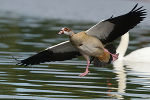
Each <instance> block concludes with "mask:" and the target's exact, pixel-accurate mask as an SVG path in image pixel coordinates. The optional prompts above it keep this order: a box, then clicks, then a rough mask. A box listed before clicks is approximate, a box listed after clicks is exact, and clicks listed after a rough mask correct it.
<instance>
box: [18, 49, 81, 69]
mask: <svg viewBox="0 0 150 100" xmlns="http://www.w3.org/2000/svg"><path fill="white" fill-rule="evenodd" d="M77 56H80V53H79V52H77V51H72V52H67V53H54V52H53V51H51V50H44V51H41V52H39V53H37V54H35V55H33V56H31V57H29V58H27V59H24V60H21V61H20V62H19V63H18V64H17V65H20V66H28V65H36V64H40V63H44V62H51V61H63V60H69V59H72V58H75V57H77Z"/></svg>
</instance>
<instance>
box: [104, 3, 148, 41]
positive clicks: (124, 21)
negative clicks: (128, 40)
mask: <svg viewBox="0 0 150 100" xmlns="http://www.w3.org/2000/svg"><path fill="white" fill-rule="evenodd" d="M146 15H147V12H146V9H143V6H141V7H138V3H137V4H136V5H135V6H134V7H133V9H132V10H131V11H130V12H128V13H127V14H124V15H121V16H118V17H114V18H110V19H107V20H106V21H109V22H110V23H113V24H114V25H115V26H114V28H113V30H112V32H111V33H110V35H109V36H108V37H107V38H106V39H105V40H103V41H104V42H103V43H109V42H112V41H113V40H115V39H116V38H118V37H120V36H121V35H123V34H125V33H126V32H128V31H129V30H130V29H132V28H134V27H135V26H136V25H137V24H139V23H140V22H141V21H143V19H144V18H145V16H146Z"/></svg>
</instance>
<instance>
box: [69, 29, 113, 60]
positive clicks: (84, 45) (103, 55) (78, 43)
mask: <svg viewBox="0 0 150 100" xmlns="http://www.w3.org/2000/svg"><path fill="white" fill-rule="evenodd" d="M70 42H71V43H72V44H73V45H74V46H75V47H76V48H77V49H78V50H79V51H80V53H81V54H82V55H88V56H93V57H97V58H98V59H99V60H101V61H103V62H108V61H109V59H110V54H109V53H107V52H106V51H104V46H103V44H102V43H101V41H100V40H99V39H98V38H96V37H93V36H91V35H88V34H86V33H85V32H84V31H82V32H79V33H77V34H72V35H71V36H70Z"/></svg>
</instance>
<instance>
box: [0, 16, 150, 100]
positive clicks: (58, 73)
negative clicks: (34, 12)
mask: <svg viewBox="0 0 150 100" xmlns="http://www.w3.org/2000/svg"><path fill="white" fill-rule="evenodd" d="M91 25H93V23H86V22H84V23H80V22H73V21H62V20H44V19H43V20H42V19H34V18H25V17H18V18H8V17H7V18H6V17H1V18H0V87H1V89H0V98H7V99H40V100H41V99H44V100H45V99H50V100H51V99H54V100H57V99H59V98H61V99H62V100H63V99H64V100H67V99H69V100H70V99H92V100H93V99H100V98H101V99H130V98H139V99H150V95H149V94H150V85H149V84H150V73H149V74H146V75H144V72H136V71H134V70H132V69H130V68H127V67H125V66H124V67H122V68H120V69H116V68H114V67H113V66H112V65H108V66H105V67H94V66H93V65H91V67H90V71H91V73H90V74H89V75H87V76H86V77H79V76H78V75H79V74H80V73H82V72H83V71H84V68H85V66H86V62H85V61H84V60H82V59H81V58H79V59H73V60H69V61H64V62H53V63H46V64H41V65H34V66H31V67H24V66H17V65H15V64H16V61H15V60H14V59H13V58H12V56H15V57H17V58H19V59H24V58H26V57H29V56H31V55H33V54H35V53H36V52H39V51H40V50H43V49H45V48H46V47H48V46H52V45H54V44H56V43H59V42H61V41H64V40H67V38H66V37H64V36H59V35H57V34H56V33H57V32H58V30H59V29H60V28H61V27H62V26H68V27H70V28H71V29H73V30H75V31H76V32H77V31H80V30H84V29H87V28H89V27H90V26H91ZM147 27H148V26H138V27H136V28H135V29H134V30H132V31H131V34H132V35H131V43H130V46H129V48H128V52H130V51H132V50H135V49H137V48H141V47H145V46H150V41H148V40H150V37H149V36H150V33H149V30H148V29H147ZM139 30H142V32H143V33H141V32H139ZM141 36H142V37H141ZM145 39H147V41H146V42H145ZM141 67H142V66H141ZM147 68H148V67H147ZM149 69H150V68H149ZM141 73H142V75H141Z"/></svg>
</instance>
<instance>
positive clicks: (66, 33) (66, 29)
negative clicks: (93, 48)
mask: <svg viewBox="0 0 150 100" xmlns="http://www.w3.org/2000/svg"><path fill="white" fill-rule="evenodd" d="M58 34H65V35H69V36H72V35H73V34H74V32H73V31H72V30H71V29H69V28H66V27H65V28H62V29H61V30H60V32H59V33H58Z"/></svg>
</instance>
